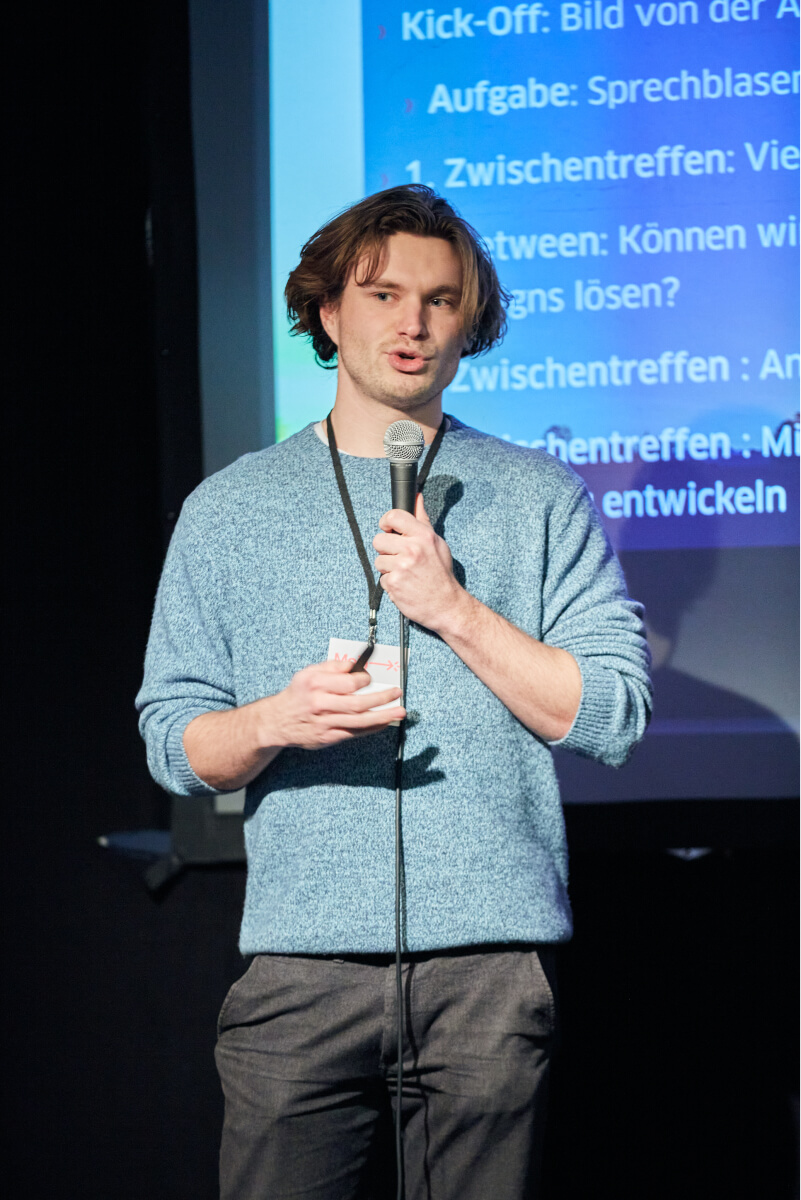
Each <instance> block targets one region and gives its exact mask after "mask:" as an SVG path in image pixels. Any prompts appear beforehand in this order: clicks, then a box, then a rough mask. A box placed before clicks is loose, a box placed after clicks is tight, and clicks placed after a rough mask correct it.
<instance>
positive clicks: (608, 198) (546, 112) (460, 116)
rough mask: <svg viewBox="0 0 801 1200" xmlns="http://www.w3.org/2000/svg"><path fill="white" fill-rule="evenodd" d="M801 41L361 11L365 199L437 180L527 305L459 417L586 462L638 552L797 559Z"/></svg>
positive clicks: (720, 12)
mask: <svg viewBox="0 0 801 1200" xmlns="http://www.w3.org/2000/svg"><path fill="white" fill-rule="evenodd" d="M797 25H798V23H797V16H796V9H795V6H794V4H792V3H790V2H789V0H759V2H757V0H732V2H731V3H730V2H729V0H712V3H711V4H710V3H709V0H707V2H706V3H700V2H698V3H696V2H695V0H684V2H673V0H667V2H663V3H660V4H655V3H647V4H631V3H628V2H627V0H616V2H615V3H612V4H606V3H601V2H599V0H593V3H581V4H578V3H564V4H540V3H533V4H517V5H514V6H506V5H495V6H489V5H487V6H486V7H479V6H478V5H476V6H475V7H473V6H470V7H469V8H468V7H460V8H456V7H454V8H445V7H437V8H426V9H411V8H409V7H408V5H406V4H404V3H402V2H398V3H392V2H391V0H384V2H376V3H370V2H369V0H368V2H366V3H365V4H364V5H363V35H362V36H363V57H364V119H365V171H366V190H367V192H373V191H378V190H379V189H381V188H383V187H388V186H391V185H393V184H397V183H401V182H409V181H418V182H420V181H422V182H425V183H430V184H431V186H432V187H434V188H436V190H437V191H439V192H441V193H442V194H443V195H445V196H447V197H448V198H449V199H451V200H452V201H453V202H454V203H455V204H456V205H457V206H458V208H459V210H460V211H461V213H462V215H463V216H465V217H466V218H467V219H468V220H469V221H470V222H471V223H472V224H473V225H474V226H475V227H476V229H478V231H479V232H480V233H481V234H482V235H483V236H484V238H485V240H486V241H487V243H488V245H489V246H490V248H491V249H492V252H493V254H494V258H495V262H496V266H497V269H498V272H499V275H500V277H501V280H502V282H503V283H504V284H505V286H506V287H507V288H509V289H510V290H511V291H512V295H513V300H512V304H511V306H510V309H509V318H510V319H509V333H508V335H507V338H506V340H505V342H504V344H503V347H502V348H501V349H500V350H498V351H495V352H493V353H492V354H491V355H489V356H488V357H486V358H485V359H482V360H478V361H475V360H473V361H468V360H465V361H464V362H463V363H462V367H461V370H460V371H459V374H458V376H457V378H456V380H455V381H454V383H453V384H452V385H451V387H450V389H449V390H448V393H447V403H446V408H451V409H452V410H453V411H455V412H458V414H459V416H460V417H461V418H462V419H464V420H467V421H468V422H469V423H471V424H474V425H477V426H479V427H480V428H482V429H486V430H487V431H489V432H491V433H495V434H497V435H498V436H501V437H508V438H511V439H512V440H513V441H518V442H520V443H525V444H528V445H534V446H543V447H544V448H546V449H547V450H549V451H550V452H551V453H556V454H559V455H560V456H561V457H563V458H566V459H567V460H568V461H570V462H571V463H572V464H573V466H574V467H575V468H576V469H577V470H578V471H579V472H580V473H581V474H582V475H583V476H584V477H585V478H586V479H587V481H588V483H589V486H590V488H591V490H592V491H593V492H594V495H595V499H596V503H597V504H598V507H599V508H600V509H601V511H602V512H603V514H604V517H605V519H606V524H607V528H608V530H609V532H610V535H611V536H612V538H613V540H614V541H615V542H616V543H618V544H624V545H625V546H627V547H628V548H630V549H634V548H648V547H656V546H658V547H662V548H667V547H682V546H708V545H718V546H721V545H726V546H731V545H770V544H784V543H790V542H793V541H795V540H796V539H797V527H798V517H797V514H798V488H797V469H796V463H795V461H794V457H793V456H794V454H795V453H797V431H798V425H797V411H798V406H797V399H796V396H797V389H798V374H799V369H798V363H799V359H798V334H797V329H798V305H797V289H796V276H797V255H798V228H797V227H798V220H797V211H798V209H797V200H796V195H797V185H798V165H799V151H798V145H797V136H796V132H795V131H796V127H797V109H798V79H799V75H798V70H797V66H796V63H797V52H796V44H797Z"/></svg>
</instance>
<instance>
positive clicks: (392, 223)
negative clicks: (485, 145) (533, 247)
mask: <svg viewBox="0 0 801 1200" xmlns="http://www.w3.org/2000/svg"><path fill="white" fill-rule="evenodd" d="M393 233H412V234H417V235H418V236H420V237H435V238H443V239H444V240H445V241H447V242H450V243H451V245H452V246H453V247H454V248H455V250H456V251H457V253H458V255H459V258H460V260H461V264H462V299H461V311H462V316H463V319H464V329H465V335H466V338H467V345H466V348H465V350H464V351H463V353H462V357H463V358H464V357H465V356H469V355H474V354H484V353H486V351H487V350H491V349H492V347H493V346H496V345H497V344H498V343H499V342H500V341H501V339H502V338H503V335H504V333H505V332H506V311H505V310H506V306H507V304H508V303H509V294H508V292H506V291H505V290H504V289H503V288H502V287H501V285H500V283H499V282H498V276H497V275H496V273H495V267H494V265H493V262H492V259H491V258H490V255H489V251H488V250H487V248H486V246H485V245H484V243H483V242H482V240H481V238H480V237H479V235H478V234H477V233H476V231H475V230H474V229H473V228H472V226H470V225H468V223H467V221H465V220H463V219H462V217H460V216H459V215H458V213H456V212H455V211H454V209H453V208H451V206H450V204H449V203H448V201H447V200H443V199H442V197H441V196H438V195H437V194H436V192H434V191H432V190H431V188H429V187H426V186H425V185H424V184H422V183H410V184H407V185H405V186H403V187H394V188H387V190H386V191H384V192H376V193H375V195H373V196H368V197H367V198H366V199H365V200H361V201H359V203H358V204H354V205H352V206H351V207H350V208H346V209H345V210H344V211H343V212H341V213H339V215H338V216H336V217H334V218H333V219H332V220H331V221H329V222H328V223H327V224H325V225H323V226H322V228H320V229H318V230H317V232H316V233H315V234H313V235H312V236H311V237H310V238H309V240H308V242H306V245H305V246H304V247H303V249H302V250H301V252H300V262H299V263H298V265H297V266H296V267H295V269H294V271H292V272H291V274H290V276H289V279H288V280H287V285H286V290H285V293H284V295H285V297H286V307H287V313H288V314H289V319H290V321H292V328H291V331H290V332H291V333H294V334H298V333H304V334H307V335H308V336H309V337H310V338H311V342H312V345H313V347H314V352H315V356H316V358H317V361H318V363H319V364H320V366H323V367H328V368H333V367H335V366H336V353H337V348H336V346H335V345H334V343H333V342H332V341H331V338H330V337H329V336H328V334H327V333H326V332H325V330H324V329H323V324H322V321H321V320H320V305H321V304H335V303H336V302H337V300H338V299H339V297H340V296H341V295H342V290H343V288H344V287H345V284H346V282H347V279H348V276H349V274H350V272H351V270H352V269H353V268H354V267H355V266H356V264H357V263H359V262H361V261H362V260H364V277H363V278H360V279H359V283H360V284H365V283H369V282H370V281H371V280H372V279H374V278H375V275H376V273H377V271H378V269H379V265H380V261H381V253H382V250H383V248H384V243H385V242H386V239H387V238H388V237H390V236H391V235H392V234H393Z"/></svg>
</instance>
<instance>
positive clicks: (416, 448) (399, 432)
mask: <svg viewBox="0 0 801 1200" xmlns="http://www.w3.org/2000/svg"><path fill="white" fill-rule="evenodd" d="M424 446H425V438H424V437H423V431H422V429H421V428H420V426H419V425H418V424H417V422H416V421H393V423H392V424H391V425H390V427H389V429H388V430H387V432H386V433H385V434H384V453H385V454H386V456H387V458H388V459H389V461H390V462H417V460H418V459H419V457H420V455H421V454H422V453H423V448H424Z"/></svg>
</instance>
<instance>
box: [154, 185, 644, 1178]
mask: <svg viewBox="0 0 801 1200" xmlns="http://www.w3.org/2000/svg"><path fill="white" fill-rule="evenodd" d="M503 299H504V294H503V292H502V290H501V289H500V286H499V284H498V281H497V278H496V275H495V271H494V268H493V266H492V263H491V261H490V259H489V257H488V255H487V254H486V252H485V250H484V248H483V246H482V244H481V243H480V242H479V240H478V239H477V237H476V235H475V234H474V233H473V231H472V230H471V229H470V227H469V226H467V225H466V223H465V222H463V221H462V220H461V219H460V218H459V217H458V216H457V215H456V214H455V213H454V212H453V210H452V209H451V208H450V206H449V205H448V204H447V203H446V202H445V201H444V200H442V199H440V198H438V197H436V196H435V195H434V193H433V192H431V191H430V190H429V189H428V188H425V187H422V186H419V185H417V186H410V187H401V188H393V189H390V190H388V191H386V192H383V193H380V194H378V195H376V196H372V197H369V198H368V199H367V200H365V201H363V202H361V203H360V204H357V205H355V206H354V207H353V208H351V209H349V210H347V211H346V212H345V213H343V214H341V215H340V216H339V217H337V218H335V219H334V220H333V221H332V222H330V223H329V224H328V225H326V226H325V227H323V229H321V230H320V231H318V233H317V234H315V236H314V237H313V238H312V239H311V240H310V241H309V242H308V243H307V244H306V246H304V248H303V251H302V253H301V261H300V264H299V266H298V267H297V268H296V270H295V271H294V272H293V273H292V275H291V276H290V279H289V283H288V286H287V302H288V308H289V312H290V316H291V317H292V318H293V319H294V320H295V325H294V331H295V332H298V333H306V334H309V335H310V336H311V337H312V341H313V344H314V347H315V350H316V352H317V356H318V359H319V360H321V361H322V362H324V363H332V362H334V361H335V362H336V368H337V394H336V402H335V405H334V408H333V412H332V415H331V422H330V425H331V427H332V428H333V431H334V434H335V439H336V444H337V445H338V447H339V451H340V452H341V461H342V471H343V475H344V487H343V491H342V494H340V492H339V489H338V485H337V479H336V475H335V470H334V465H333V462H332V454H335V453H336V451H335V448H333V447H331V446H329V445H326V440H328V439H327V435H328V431H329V425H328V424H323V423H321V424H319V425H318V426H309V427H308V428H306V429H305V430H303V431H302V432H301V433H299V434H297V435H295V436H294V437H292V438H289V439H288V440H287V441H286V442H283V443H281V444H279V445H277V446H273V447H271V448H269V449H268V450H266V451H263V452H261V453H258V454H252V455H246V456H245V457H244V458H243V459H240V460H239V461H238V462H236V463H234V464H233V465H232V466H230V467H228V468H227V469H226V470H224V471H222V472H220V473H219V474H218V475H216V476H213V477H212V478H211V479H208V480H206V482H205V483H204V484H202V485H201V487H200V488H199V489H198V490H197V491H196V492H195V493H194V494H193V495H192V496H191V497H190V498H189V499H188V500H187V502H186V504H185V505H184V510H183V512H182V514H181V519H180V522H179V524H178V527H177V529H176V533H175V537H174V539H173V543H172V545H171V547H170V552H169V554H168V557H167V562H166V564H165V568H164V575H163V579H162V583H161V586H160V589H159V596H158V600H157V603H156V611H155V616H154V622H153V630H152V634H151V640H150V645H149V648H148V657H147V665H146V673H145V682H144V685H143V688H142V691H141V693H140V696H139V700H138V703H139V706H140V708H141V711H142V718H141V728H142V731H143V734H144V737H145V739H146V742H147V747H148V756H149V762H150V765H151V770H152V771H153V774H154V776H155V777H156V779H158V780H159V782H161V783H162V784H164V785H165V786H166V787H168V788H170V789H171V790H173V791H177V792H180V793H190V794H197V795H203V794H208V793H210V792H213V791H224V790H235V789H238V788H240V787H242V786H244V785H247V789H248V792H247V805H246V842H247V851H248V884H247V897H246V901H245V912H244V917H243V923H242V932H241V939H240V948H241V950H242V952H243V954H246V955H253V956H254V958H253V961H252V963H251V965H250V967H249V968H248V971H247V972H246V973H245V975H244V976H243V978H242V979H241V980H240V981H239V982H238V983H236V984H235V985H234V987H233V988H232V989H231V991H230V992H229V994H228V996H227V997H226V1001H225V1003H224V1005H223V1009H222V1012H221V1014H220V1022H219V1032H220V1037H219V1041H218V1050H217V1060H218V1066H219V1069H220V1074H221V1078H222V1081H223V1087H224V1090H225V1096H226V1118H225V1129H224V1133H223V1146H222V1155H221V1173H222V1180H223V1184H222V1192H223V1196H224V1197H227V1198H236V1200H244V1198H245V1197H247V1198H256V1197H259V1198H264V1200H267V1198H268V1197H269V1198H271V1200H272V1198H275V1197H288V1196H300V1195H302V1196H304V1197H320V1198H322V1197H338V1198H339V1197H351V1196H356V1195H358V1194H361V1193H360V1190H359V1189H360V1188H361V1187H363V1186H364V1180H365V1177H366V1173H367V1172H368V1171H369V1170H370V1166H371V1156H373V1154H374V1149H375V1146H376V1143H377V1138H378V1136H379V1131H380V1129H381V1126H382V1123H383V1122H385V1121H386V1119H387V1113H388V1110H389V1103H390V1097H391V1096H392V1084H393V1080H394V1078H395V1070H396V1066H397V1063H396V1058H395V1054H394V1022H395V1019H396V1009H395V993H394V979H393V966H392V963H393V949H394V894H393V842H394V799H395V796H394V759H395V751H396V745H397V738H398V733H397V730H396V729H395V728H392V727H391V726H392V723H393V722H397V721H399V720H400V719H402V718H404V717H405V718H406V758H405V762H404V765H403V780H402V782H403V815H402V844H403V872H404V876H403V882H404V891H403V898H402V899H403V907H402V931H403V950H404V986H405V990H406V1009H407V1012H406V1027H405V1040H404V1061H403V1070H404V1096H403V1119H404V1125H405V1137H404V1142H405V1150H404V1156H405V1176H406V1195H407V1196H410V1197H415V1198H417V1197H420V1198H422V1197H436V1198H438V1200H439V1198H446V1197H451V1196H457V1195H458V1196H460V1197H481V1198H482V1200H483V1198H486V1197H492V1198H493V1200H506V1198H507V1197H508V1198H509V1200H513V1198H520V1197H523V1196H524V1195H529V1194H530V1191H529V1189H530V1187H531V1186H532V1183H533V1179H534V1175H535V1171H536V1162H537V1157H538V1152H539V1146H540V1141H541V1132H542V1120H543V1113H544V1104H543V1100H544V1092H545V1083H546V1079H547V1068H548V1060H549V1055H550V1050H551V1046H552V1042H553V1036H554V1032H555V1012H554V997H553V955H552V948H553V946H554V944H556V943H559V942H563V941H565V940H567V939H568V938H569V937H570V934H571V918H570V909H569V902H568V898H567V855H566V847H565V838H564V825H563V820H562V815H561V809H560V805H559V797H558V789H557V784H556V779H555V775H554V770H553V766H552V763H551V753H550V746H551V745H553V744H555V743H559V744H560V745H563V746H565V747H567V748H568V749H571V750H575V751H577V752H579V753H581V754H585V755H590V756H593V757H595V758H598V759H601V760H603V761H606V762H609V763H612V764H617V765H619V764H621V763H623V762H624V761H625V760H626V758H627V757H628V755H629V753H630V751H631V748H632V746H633V745H634V744H635V742H636V741H637V740H638V739H639V738H640V737H641V736H642V734H643V732H644V729H645V726H646V723H647V720H648V714H649V706H650V685H649V681H648V673H647V667H648V654H647V648H646V645H645V641H644V638H643V632H642V626H641V623H640V610H639V606H638V605H636V604H634V603H633V602H631V601H629V600H628V599H627V598H626V593H625V588H624V584H623V580H622V577H621V574H620V570H619V568H618V566H617V563H616V561H615V559H614V556H613V555H612V553H611V551H610V549H609V545H608V542H607V540H606V538H605V536H604V533H603V531H602V529H601V526H600V523H599V520H598V517H597V515H596V513H595V510H594V508H593V505H592V503H591V500H590V498H589V497H588V495H587V492H586V489H585V487H584V486H583V484H582V483H581V481H580V480H579V479H578V478H577V477H576V476H575V475H574V474H573V473H572V471H570V469H569V468H568V467H566V466H564V465H563V464H562V463H561V462H559V461H558V460H557V459H554V458H552V457H550V456H548V455H546V454H544V453H542V452H540V451H534V450H527V449H521V448H519V447H516V446H511V445H509V444H508V443H505V442H501V441H498V440H497V439H495V438H491V437H488V436H486V435H484V434H480V433H478V432H476V431H475V430H472V429H469V428H467V427H466V426H464V425H462V424H461V423H460V422H458V421H456V420H454V419H450V420H449V421H446V425H447V429H446V431H445V432H444V436H443V437H442V439H441V445H440V446H439V449H438V451H437V454H436V458H435V460H434V462H433V467H432V469H431V473H430V475H429V477H428V480H427V482H426V484H425V487H424V492H423V495H422V496H418V501H417V509H416V512H415V515H413V516H412V515H411V514H408V513H403V512H398V511H390V512H386V511H385V509H386V507H387V498H388V491H389V472H388V466H387V463H386V460H385V459H384V457H383V436H384V433H385V431H386V428H387V426H388V425H389V424H390V423H392V422H394V421H395V420H397V419H401V418H412V419H413V420H415V421H416V422H417V423H418V424H419V425H420V426H421V427H422V429H423V432H424V437H425V440H426V441H427V442H429V443H430V442H432V441H433V440H434V439H435V436H436V435H437V433H438V430H440V427H441V425H442V423H443V415H442V391H443V389H444V388H445V387H446V386H447V385H448V384H449V383H450V382H451V380H452V379H453V378H454V375H455V373H456V370H457V367H458V364H459V361H460V359H461V357H462V356H464V355H469V354H474V353H477V352H480V351H482V350H486V349H488V348H489V347H491V346H492V345H494V344H496V343H497V341H498V340H499V339H500V336H501V334H502V331H503V303H502V302H503ZM346 496H347V497H349V498H350V501H351V503H352V507H353V511H354V515H355V522H356V525H357V526H358V528H357V529H356V531H355V533H354V532H353V531H352V530H351V529H350V528H349V524H348V520H347V517H346V513H345V509H344V507H343V504H344V499H345V498H346ZM359 532H360V533H361V536H362V537H363V538H364V539H365V541H366V542H367V544H368V545H369V539H371V538H372V543H373V547H374V549H375V551H376V557H375V560H374V562H375V568H376V570H377V571H378V572H379V573H380V576H381V583H382V585H383V588H384V590H385V592H386V593H387V595H388V596H389V598H390V599H391V600H392V601H393V602H394V604H395V605H396V606H397V608H398V609H400V611H401V612H402V613H404V614H405V616H406V617H407V618H408V619H409V622H410V631H409V666H408V691H407V697H406V708H403V707H401V706H400V704H399V700H400V699H401V696H400V689H399V688H397V687H393V688H389V689H385V690H383V691H380V692H378V693H370V694H369V695H365V694H364V692H363V688H364V686H365V685H366V684H367V683H368V677H367V675H366V674H365V673H359V674H353V673H349V663H347V662H338V661H327V660H326V654H327V648H328V646H329V641H330V639H332V638H346V639H350V640H353V641H359V640H364V638H365V634H366V631H367V630H366V626H367V615H368V608H369V605H368V598H369V595H370V593H369V592H368V588H367V584H366V581H365V576H364V574H363V572H362V566H361V564H360V560H359V556H358V554H357V549H356V547H355V545H354V538H355V537H356V536H358V534H359ZM377 620H378V628H377V640H378V642H379V643H382V644H387V645H395V644H397V641H398V635H397V632H396V623H397V613H396V611H395V609H394V608H393V607H392V605H390V604H386V603H385V604H384V605H383V606H382V607H381V608H380V610H379V611H378V618H377ZM378 705H384V706H385V707H383V708H380V709H379V710H378V711H376V706H378Z"/></svg>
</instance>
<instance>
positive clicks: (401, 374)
mask: <svg viewBox="0 0 801 1200" xmlns="http://www.w3.org/2000/svg"><path fill="white" fill-rule="evenodd" d="M358 276H359V271H358V269H357V270H356V271H351V273H350V276H349V278H348V281H347V283H346V284H345V288H344V290H343V292H342V295H341V297H340V299H339V303H338V304H336V305H335V306H333V305H329V306H325V307H322V308H321V309H320V316H321V318H322V322H323V327H324V328H325V331H326V333H327V334H328V336H329V337H330V338H331V340H332V341H333V342H334V343H335V344H336V346H337V354H338V359H339V388H338V392H337V397H338V398H339V394H340V391H342V390H347V391H351V389H353V390H355V391H356V392H357V393H359V394H360V395H361V396H362V397H364V398H366V399H368V400H374V401H376V402H378V403H379V404H386V405H388V406H389V407H391V408H395V409H400V410H402V411H403V410H408V411H411V410H412V409H415V408H418V407H419V406H421V405H424V404H426V403H428V402H429V401H431V400H434V399H436V398H437V397H438V396H439V394H440V393H441V392H442V389H443V388H445V387H447V386H448V384H449V383H450V382H451V380H452V379H453V377H454V375H455V374H456V369H457V367H458V365H459V359H460V357H461V354H462V350H463V349H464V346H465V335H464V329H463V326H462V317H461V313H460V311H459V303H460V300H461V294H462V267H461V263H460V261H459V256H458V254H457V252H456V250H455V249H454V247H453V246H452V245H451V244H450V242H446V241H444V240H443V239H442V238H426V237H418V236H416V235H414V234H411V233H395V234H392V235H391V237H389V238H387V241H386V243H385V245H384V252H383V254H382V258H381V262H380V264H379V268H378V273H377V275H376V278H375V279H374V280H373V281H372V282H371V283H369V284H367V285H364V284H359V283H357V282H356V279H357V277H358Z"/></svg>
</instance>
